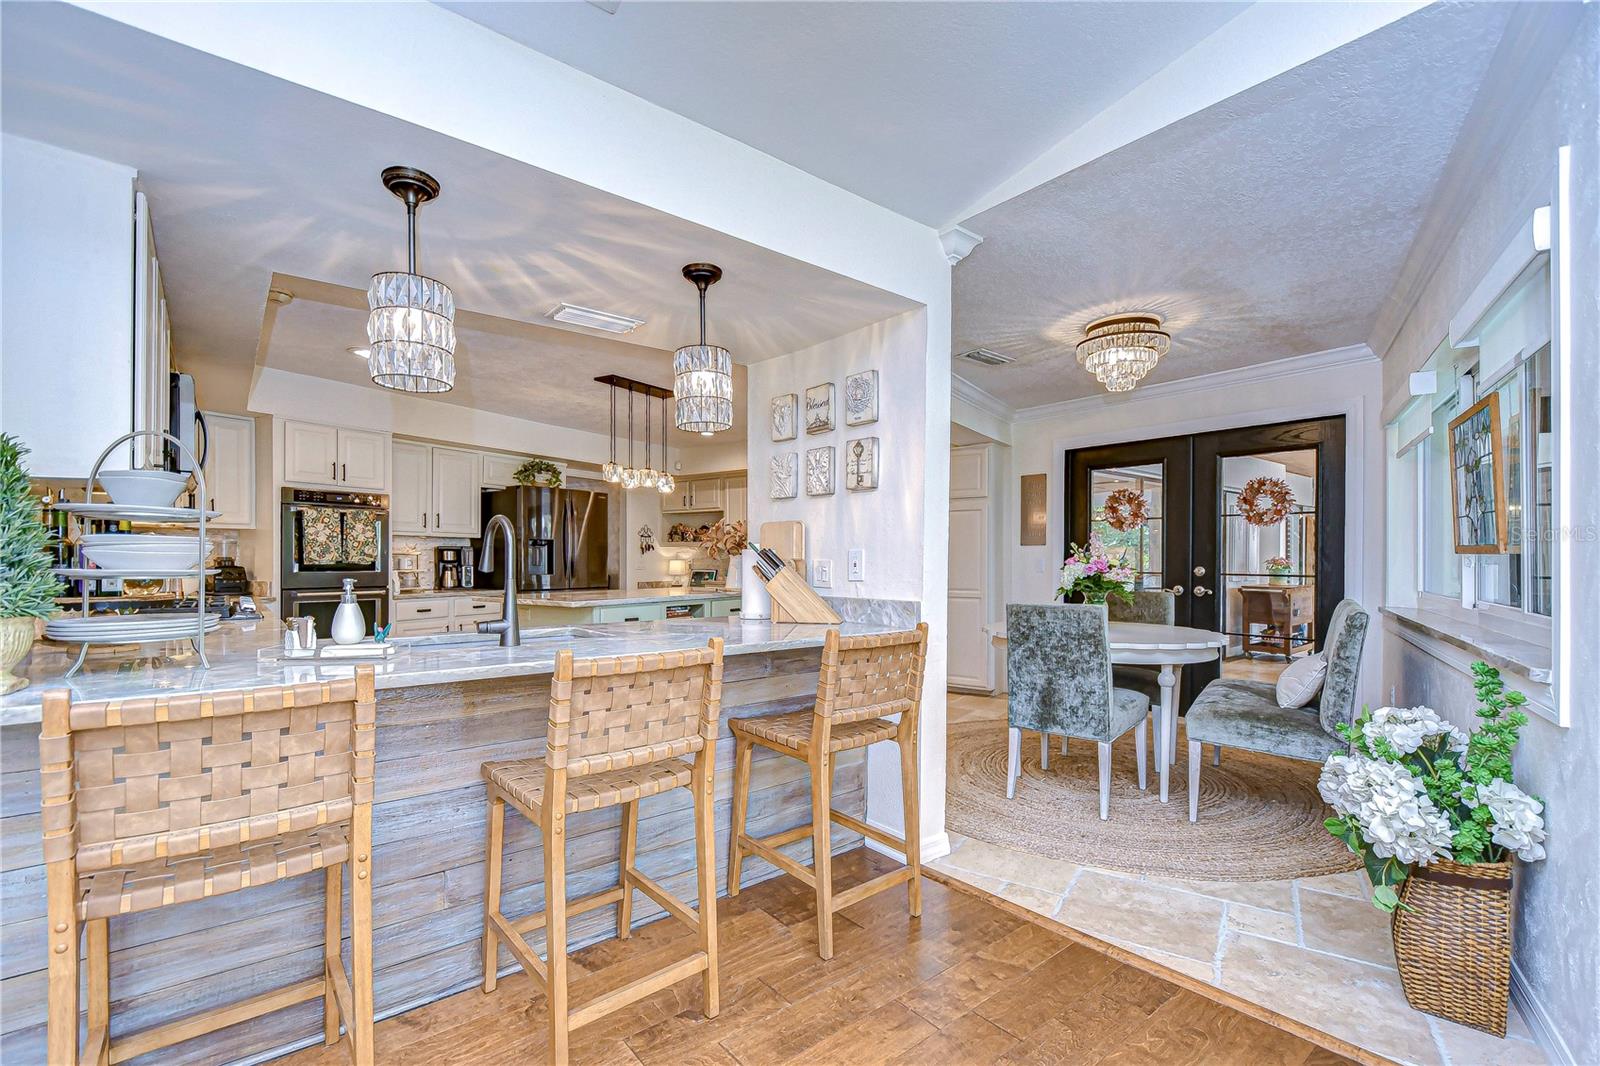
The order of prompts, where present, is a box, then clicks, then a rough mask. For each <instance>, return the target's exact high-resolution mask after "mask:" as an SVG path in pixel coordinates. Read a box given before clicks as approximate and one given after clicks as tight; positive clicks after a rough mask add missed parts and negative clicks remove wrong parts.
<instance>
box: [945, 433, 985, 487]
mask: <svg viewBox="0 0 1600 1066" xmlns="http://www.w3.org/2000/svg"><path fill="white" fill-rule="evenodd" d="M987 495H989V446H988V445H986V444H984V445H979V446H977V447H975V448H952V449H950V498H951V499H952V500H961V499H978V498H981V497H984V496H987Z"/></svg>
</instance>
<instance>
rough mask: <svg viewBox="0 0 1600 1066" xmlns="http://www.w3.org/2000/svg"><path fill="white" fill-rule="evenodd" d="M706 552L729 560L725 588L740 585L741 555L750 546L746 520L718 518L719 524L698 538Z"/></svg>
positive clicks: (714, 556)
mask: <svg viewBox="0 0 1600 1066" xmlns="http://www.w3.org/2000/svg"><path fill="white" fill-rule="evenodd" d="M697 539H698V540H699V541H700V546H701V547H703V548H704V549H705V551H706V554H707V555H709V556H711V557H712V558H714V559H715V558H721V557H726V558H727V560H728V573H727V575H726V576H725V577H723V579H722V583H723V586H724V587H725V588H729V589H734V588H738V587H739V583H740V577H741V574H740V572H739V562H738V560H739V557H740V556H742V555H743V554H744V550H745V548H746V547H748V546H749V536H748V533H747V531H746V529H745V524H744V522H743V521H742V520H741V521H733V522H730V521H728V520H727V519H726V518H720V519H718V520H717V524H716V525H714V526H712V527H711V528H710V529H708V530H706V531H705V532H703V533H701V534H700V535H699V537H698V538H697Z"/></svg>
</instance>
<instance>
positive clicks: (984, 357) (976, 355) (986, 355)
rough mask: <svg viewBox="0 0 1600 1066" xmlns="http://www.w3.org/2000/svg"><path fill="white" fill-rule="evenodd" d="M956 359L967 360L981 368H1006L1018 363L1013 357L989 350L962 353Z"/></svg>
mask: <svg viewBox="0 0 1600 1066" xmlns="http://www.w3.org/2000/svg"><path fill="white" fill-rule="evenodd" d="M956 358H957V359H965V360H966V361H967V362H969V363H977V364H978V365H979V366H1006V365H1007V364H1009V363H1015V362H1016V359H1015V358H1013V357H1012V356H1009V355H1001V354H1000V353H999V352H994V351H990V350H989V349H988V348H974V349H972V350H971V351H970V352H962V353H961V354H960V355H958V356H956Z"/></svg>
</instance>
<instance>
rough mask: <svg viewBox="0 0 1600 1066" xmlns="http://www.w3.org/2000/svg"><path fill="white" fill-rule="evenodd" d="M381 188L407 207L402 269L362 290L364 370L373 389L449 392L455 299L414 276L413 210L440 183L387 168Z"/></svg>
mask: <svg viewBox="0 0 1600 1066" xmlns="http://www.w3.org/2000/svg"><path fill="white" fill-rule="evenodd" d="M383 186H384V188H386V189H388V190H389V191H390V192H391V193H393V194H394V195H395V196H396V197H398V198H399V199H400V200H402V201H404V202H405V205H406V269H405V270H403V271H401V270H391V271H385V272H383V273H378V274H374V275H372V284H371V286H369V287H368V289H367V305H368V306H369V307H370V308H371V313H370V314H369V315H368V317H367V340H368V342H369V343H370V347H371V350H372V351H371V355H370V356H369V357H368V360H367V363H368V366H367V369H368V372H369V373H370V374H371V375H372V381H373V383H374V384H377V385H381V386H383V387H384V388H386V389H396V390H398V391H400V392H449V391H450V390H451V389H452V388H454V387H455V383H456V356H455V352H456V326H455V317H456V298H455V294H454V293H452V292H451V291H450V287H449V286H448V285H445V284H444V283H443V282H440V281H435V280H434V279H433V278H430V277H425V276H423V275H421V274H418V273H417V208H418V207H419V206H421V205H422V204H425V203H427V202H428V201H429V200H432V199H435V198H436V197H438V195H439V183H438V182H437V181H435V180H433V178H432V177H431V176H429V175H427V174H424V173H423V172H422V171H420V170H414V169H412V168H411V167H389V168H387V169H385V170H384V172H383Z"/></svg>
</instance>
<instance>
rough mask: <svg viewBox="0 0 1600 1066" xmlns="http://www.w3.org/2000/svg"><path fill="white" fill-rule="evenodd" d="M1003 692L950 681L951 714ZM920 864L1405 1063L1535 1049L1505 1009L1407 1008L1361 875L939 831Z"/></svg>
mask: <svg viewBox="0 0 1600 1066" xmlns="http://www.w3.org/2000/svg"><path fill="white" fill-rule="evenodd" d="M1004 717H1005V701H1004V699H1003V698H995V697H980V696H971V695H964V694H959V693H954V692H952V693H951V694H950V701H949V720H950V721H951V722H960V721H974V720H982V719H1003V718H1004ZM950 841H951V846H952V851H951V853H950V854H949V855H948V856H946V857H945V858H943V859H940V860H938V861H936V862H934V863H931V864H930V865H931V866H933V867H934V868H936V869H938V870H940V871H943V872H944V873H946V874H948V875H949V876H951V877H954V878H957V879H958V880H962V881H966V882H968V883H969V884H973V885H976V886H978V887H980V888H983V889H985V890H987V891H990V892H993V893H995V894H996V895H999V896H1004V897H1005V898H1007V899H1009V900H1012V901H1013V902H1016V903H1019V904H1022V905H1023V906H1025V907H1028V908H1029V909H1031V910H1034V911H1037V912H1038V913H1040V914H1045V915H1049V916H1050V917H1052V918H1054V919H1056V920H1057V921H1060V922H1063V923H1065V924H1067V925H1070V926H1072V927H1074V928H1076V929H1081V930H1082V931H1084V932H1086V933H1089V934H1091V935H1093V936H1097V937H1100V938H1102V939H1105V940H1109V941H1112V942H1113V943H1116V944H1119V945H1121V946H1123V947H1125V948H1127V949H1128V950H1130V951H1134V952H1137V953H1138V954H1140V955H1143V956H1145V957H1146V958H1148V959H1152V960H1154V961H1156V962H1159V963H1162V964H1164V965H1167V966H1170V967H1172V968H1173V969H1175V970H1178V971H1181V972H1182V973H1185V974H1188V975H1190V976H1192V977H1195V978H1198V979H1200V980H1203V981H1207V982H1209V983H1211V984H1213V985H1216V986H1218V987H1220V988H1224V989H1227V990H1228V991H1230V992H1233V993H1235V994H1237V995H1240V996H1242V997H1244V998H1246V999H1248V1000H1250V1001H1252V1002H1255V1003H1259V1004H1261V1005H1262V1006H1265V1007H1268V1008H1270V1009H1272V1010H1275V1011H1277V1012H1279V1013H1280V1014H1284V1015H1287V1016H1288V1017H1291V1018H1294V1019H1296V1020H1297V1021H1300V1022H1303V1023H1305V1024H1307V1025H1310V1026H1313V1027H1314V1028H1317V1029H1320V1030H1322V1031H1323V1032H1326V1033H1329V1034H1331V1035H1333V1036H1336V1037H1339V1038H1341V1039H1344V1040H1348V1041H1350V1042H1351V1043H1353V1044H1356V1045H1358V1046H1360V1047H1363V1048H1366V1049H1368V1050H1370V1051H1374V1052H1377V1053H1378V1054H1380V1055H1384V1056H1387V1057H1388V1058H1392V1059H1396V1060H1398V1061H1401V1062H1406V1063H1415V1064H1417V1066H1477V1064H1494V1066H1533V1064H1539V1066H1542V1064H1543V1063H1544V1062H1545V1061H1546V1060H1545V1057H1544V1054H1543V1052H1542V1051H1541V1050H1540V1049H1539V1047H1538V1045H1536V1044H1535V1043H1533V1041H1532V1038H1531V1036H1530V1035H1529V1032H1528V1029H1527V1026H1526V1025H1525V1024H1524V1023H1523V1021H1522V1019H1521V1018H1520V1017H1518V1016H1517V1014H1516V1011H1515V1009H1514V1008H1513V1010H1512V1016H1511V1023H1510V1029H1509V1035H1508V1036H1507V1038H1506V1039H1505V1040H1498V1039H1495V1038H1494V1037H1492V1036H1489V1035H1487V1034H1485V1033H1480V1032H1478V1031H1477V1030H1475V1029H1468V1028H1466V1027H1464V1026H1460V1025H1456V1024H1454V1023H1452V1022H1447V1021H1442V1020H1440V1019H1437V1018H1432V1017H1430V1016H1428V1015H1426V1014H1422V1013H1420V1012H1418V1011H1414V1010H1412V1009H1411V1007H1410V1006H1409V1005H1407V1003H1406V1000H1405V994H1404V992H1403V991H1402V990H1401V987H1400V975H1399V973H1398V972H1397V971H1396V970H1395V964H1394V953H1393V949H1392V947H1391V946H1390V942H1389V927H1388V923H1387V920H1386V919H1385V918H1384V916H1383V915H1382V914H1381V913H1379V912H1378V911H1377V910H1375V909H1374V908H1373V907H1372V906H1371V904H1369V903H1368V902H1367V886H1366V882H1365V880H1364V879H1363V878H1362V876H1361V875H1360V874H1359V873H1348V874H1333V875H1330V876H1328V877H1308V878H1299V879H1296V880H1292V881H1257V882H1239V883H1233V882H1214V881H1185V880H1180V879H1176V878H1161V877H1143V876H1136V875H1132V874H1126V873H1121V872H1118V871H1115V870H1105V869H1099V868H1097V867H1093V866H1080V865H1078V864H1076V863H1073V862H1070V861H1067V860H1064V859H1062V858H1059V857H1052V856H1047V855H1035V854H1031V853H1026V852H1022V851H1016V850H1012V849H1010V848H1004V847H1000V846H998V845H995V844H990V843H987V842H985V841H983V840H979V839H976V838H973V837H960V836H958V835H956V834H954V833H952V834H951V835H950Z"/></svg>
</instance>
